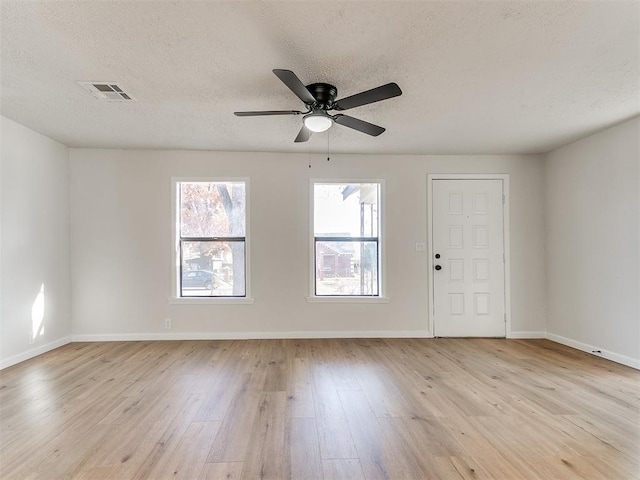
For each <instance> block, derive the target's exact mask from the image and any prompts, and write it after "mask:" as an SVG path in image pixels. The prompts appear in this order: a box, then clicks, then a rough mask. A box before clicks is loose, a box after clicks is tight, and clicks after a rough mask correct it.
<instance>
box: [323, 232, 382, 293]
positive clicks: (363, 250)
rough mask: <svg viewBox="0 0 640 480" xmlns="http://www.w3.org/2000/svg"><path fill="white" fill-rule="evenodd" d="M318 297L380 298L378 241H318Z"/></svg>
mask: <svg viewBox="0 0 640 480" xmlns="http://www.w3.org/2000/svg"><path fill="white" fill-rule="evenodd" d="M315 246H316V295H378V243H377V242H324V241H322V242H321V241H317V242H315Z"/></svg>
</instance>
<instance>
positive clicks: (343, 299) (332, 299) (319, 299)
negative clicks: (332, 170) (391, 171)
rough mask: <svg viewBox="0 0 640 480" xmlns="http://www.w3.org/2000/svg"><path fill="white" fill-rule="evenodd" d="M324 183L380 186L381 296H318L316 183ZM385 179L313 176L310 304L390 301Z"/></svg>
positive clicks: (310, 209) (379, 261)
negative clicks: (315, 223)
mask: <svg viewBox="0 0 640 480" xmlns="http://www.w3.org/2000/svg"><path fill="white" fill-rule="evenodd" d="M316 183H320V184H332V183H333V184H345V183H377V184H379V185H380V198H379V199H378V200H379V204H378V246H379V249H380V250H379V258H378V281H379V285H378V288H379V292H378V293H379V295H378V296H375V297H373V296H367V295H344V296H342V295H316V294H315V281H316V279H315V261H316V259H315V255H314V251H315V248H314V247H315V246H314V238H315V231H314V224H313V223H314V219H315V214H314V198H313V197H314V188H313V187H314V185H315V184H316ZM385 190H386V189H385V181H384V179H381V178H337V179H336V178H311V179H309V264H308V265H309V296H307V297H305V298H306V300H307V302H308V303H389V300H390V299H389V297H387V296H386V292H387V282H386V272H387V268H386V262H387V252H386V248H387V247H386V244H387V242H386V223H387V222H386V211H387V209H386V203H385Z"/></svg>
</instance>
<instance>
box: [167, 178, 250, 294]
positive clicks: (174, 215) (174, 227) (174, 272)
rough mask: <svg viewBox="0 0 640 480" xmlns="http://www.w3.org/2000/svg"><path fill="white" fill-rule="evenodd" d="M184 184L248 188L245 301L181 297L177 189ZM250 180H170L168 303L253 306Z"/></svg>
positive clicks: (246, 199) (178, 201)
mask: <svg viewBox="0 0 640 480" xmlns="http://www.w3.org/2000/svg"><path fill="white" fill-rule="evenodd" d="M181 182H244V184H245V195H246V197H245V214H246V220H245V245H244V249H245V274H244V275H245V296H244V297H203V298H198V297H181V296H180V291H179V289H180V285H179V282H178V272H179V271H180V252H179V243H180V242H179V241H178V232H179V231H180V225H179V221H178V220H179V218H178V209H179V203H180V198H179V197H178V189H177V185H178V183H181ZM250 192H251V188H250V183H249V178H248V177H171V257H170V258H171V263H170V264H171V292H170V294H169V298H168V302H169V303H170V304H183V305H234V304H238V305H242V304H251V303H253V297H252V296H251V261H250V258H251V246H250V244H251V235H250V232H249V230H250V224H251V221H250V211H249V209H250V205H251V201H250V195H251V193H250Z"/></svg>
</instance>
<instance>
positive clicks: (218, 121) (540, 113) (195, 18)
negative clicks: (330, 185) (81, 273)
mask: <svg viewBox="0 0 640 480" xmlns="http://www.w3.org/2000/svg"><path fill="white" fill-rule="evenodd" d="M1 8H2V11H1V23H0V27H1V42H2V43H1V51H0V53H1V63H0V67H1V77H2V92H1V104H0V105H1V112H2V114H3V115H5V116H6V117H8V118H11V119H13V120H15V121H17V122H19V123H22V124H24V125H26V126H28V127H30V128H32V129H34V130H36V131H38V132H41V133H43V134H45V135H48V136H49V137H52V138H54V139H56V140H58V141H60V142H62V143H64V144H66V145H69V146H72V147H110V148H157V149H165V148H178V149H207V150H241V151H293V152H296V151H297V152H307V151H313V152H321V151H326V148H327V134H316V135H315V136H314V137H313V138H312V139H311V141H310V142H308V143H306V144H305V143H303V144H294V143H293V139H294V138H295V136H296V134H297V133H298V130H299V129H300V125H301V123H300V122H301V117H299V116H288V117H252V118H240V117H236V116H234V115H233V111H235V110H264V109H267V110H268V109H302V103H301V102H300V101H299V100H298V99H297V97H295V96H294V94H293V93H292V92H290V91H289V90H288V89H287V88H286V87H285V86H284V84H283V83H282V82H280V80H278V78H277V77H276V76H275V75H273V73H271V70H272V69H274V68H283V69H290V70H293V71H294V72H295V73H296V74H297V75H298V76H299V77H300V79H301V80H302V81H303V82H304V83H313V82H329V83H332V84H334V85H336V86H337V87H338V97H345V96H348V95H352V94H355V93H358V92H359V91H362V90H366V89H369V88H373V87H376V86H378V85H382V84H385V83H388V82H396V83H398V84H399V85H400V87H401V88H402V90H403V95H402V96H401V97H398V98H394V99H390V100H386V101H383V102H379V103H375V104H372V105H367V106H364V107H360V108H356V109H353V110H349V112H348V114H349V115H352V116H355V117H358V118H361V119H363V120H366V121H369V122H372V123H375V124H378V125H381V126H383V127H386V128H387V131H386V132H385V133H383V134H382V135H381V136H379V137H370V136H368V135H364V134H362V133H359V132H357V131H354V130H351V129H348V128H345V127H342V126H339V125H336V126H334V127H333V128H332V129H331V130H330V131H329V132H330V133H329V139H330V144H331V147H330V148H331V151H333V152H344V153H433V154H436V153H441V154H450V153H461V154H465V153H469V154H483V153H529V152H543V151H547V150H550V149H552V148H554V147H557V146H559V145H562V144H564V143H568V142H569V141H571V140H574V139H576V138H579V137H581V136H584V135H587V134H589V133H592V132H593V131H596V130H598V129H601V128H604V127H607V126H609V125H612V124H614V123H616V122H619V121H622V120H625V119H627V118H630V117H632V116H634V115H637V114H638V113H640V3H638V2H636V1H633V2H621V1H596V2H588V1H575V2H573V1H570V2H569V1H536V2H524V1H493V2H481V1H478V2H455V1H447V2H401V1H394V2H353V1H341V2H305V1H296V2H277V3H276V2H193V1H171V2H160V1H150V2H146V1H124V2H119V1H114V0H111V1H44V2H36V1H18V2H15V1H6V0H2V6H1ZM78 81H114V82H119V83H120V84H121V85H122V86H124V87H125V88H126V89H128V91H130V93H131V94H132V95H133V96H134V97H135V98H136V99H137V102H133V103H120V102H100V101H99V100H97V99H96V98H94V97H93V96H91V94H90V93H88V92H87V91H86V90H83V89H82V87H80V86H79V85H78V84H77V83H76V82H78Z"/></svg>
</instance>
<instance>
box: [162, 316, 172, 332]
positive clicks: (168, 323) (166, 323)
mask: <svg viewBox="0 0 640 480" xmlns="http://www.w3.org/2000/svg"><path fill="white" fill-rule="evenodd" d="M164 328H166V329H167V330H169V329H170V328H171V319H170V318H165V319H164Z"/></svg>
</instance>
